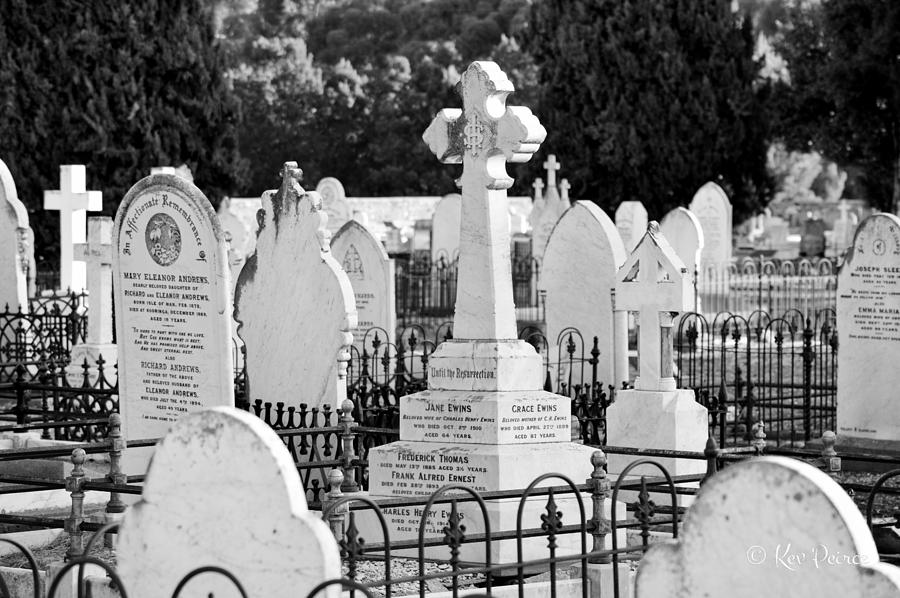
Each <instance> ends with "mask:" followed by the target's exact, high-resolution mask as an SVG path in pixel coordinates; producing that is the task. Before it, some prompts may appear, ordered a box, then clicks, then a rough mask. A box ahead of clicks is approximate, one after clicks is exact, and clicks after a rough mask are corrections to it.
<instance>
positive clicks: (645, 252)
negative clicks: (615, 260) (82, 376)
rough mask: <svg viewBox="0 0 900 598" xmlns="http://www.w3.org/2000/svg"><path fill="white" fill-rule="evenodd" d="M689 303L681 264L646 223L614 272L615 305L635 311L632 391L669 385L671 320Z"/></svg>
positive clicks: (672, 387)
mask: <svg viewBox="0 0 900 598" xmlns="http://www.w3.org/2000/svg"><path fill="white" fill-rule="evenodd" d="M690 305H691V285H690V282H689V279H688V271H687V268H685V266H684V264H683V263H682V261H681V260H680V259H679V258H678V256H677V255H676V254H675V251H674V250H673V249H672V247H671V246H670V245H669V243H668V241H666V239H665V237H663V236H662V234H661V233H660V232H659V225H658V224H657V223H656V222H650V224H649V226H647V232H646V233H645V234H644V237H643V238H642V239H641V240H640V242H639V243H638V245H637V247H635V248H634V251H633V252H632V253H631V255H630V256H629V257H628V259H627V260H626V261H625V264H624V265H623V266H622V267H621V268H620V269H619V273H618V276H617V277H616V309H617V310H622V311H637V312H638V323H639V324H638V325H639V327H640V332H639V337H638V362H639V364H640V365H639V368H638V377H637V379H636V380H635V382H634V388H635V389H636V390H675V378H674V377H673V375H672V334H671V332H672V321H673V319H674V317H675V315H676V314H677V313H678V312H682V311H685V310H686V309H689V307H690Z"/></svg>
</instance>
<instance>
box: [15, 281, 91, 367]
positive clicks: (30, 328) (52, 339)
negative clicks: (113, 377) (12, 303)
mask: <svg viewBox="0 0 900 598" xmlns="http://www.w3.org/2000/svg"><path fill="white" fill-rule="evenodd" d="M86 298H87V295H86V294H84V293H71V294H68V295H53V296H47V297H33V298H31V299H30V300H29V311H28V313H23V312H22V311H21V310H16V311H10V310H9V309H7V310H6V311H3V312H0V362H5V363H9V362H28V361H37V360H39V359H53V360H65V361H68V359H69V353H70V352H71V350H72V347H73V346H74V345H76V344H78V343H79V342H83V341H84V340H85V336H86V334H87V303H86Z"/></svg>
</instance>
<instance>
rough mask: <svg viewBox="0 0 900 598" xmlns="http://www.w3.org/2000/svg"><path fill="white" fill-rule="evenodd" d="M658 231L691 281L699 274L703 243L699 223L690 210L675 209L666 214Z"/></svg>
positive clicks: (701, 228) (703, 239)
mask: <svg viewBox="0 0 900 598" xmlns="http://www.w3.org/2000/svg"><path fill="white" fill-rule="evenodd" d="M659 229H660V232H662V234H663V236H664V237H665V238H666V241H668V243H669V245H670V246H671V247H672V249H673V250H675V255H677V256H678V259H680V260H681V263H682V264H684V267H685V268H687V271H688V277H689V278H691V279H693V276H694V274H695V273H698V272H699V269H700V264H701V261H700V255H701V252H702V251H703V246H704V243H705V238H704V236H703V227H702V226H700V221H699V220H698V219H697V217H696V216H695V215H694V214H693V213H692V212H691V211H690V210H688V209H686V208H675V209H674V210H672V211H671V212H669V213H668V214H666V217H665V218H663V221H662V222H661V223H660V225H659Z"/></svg>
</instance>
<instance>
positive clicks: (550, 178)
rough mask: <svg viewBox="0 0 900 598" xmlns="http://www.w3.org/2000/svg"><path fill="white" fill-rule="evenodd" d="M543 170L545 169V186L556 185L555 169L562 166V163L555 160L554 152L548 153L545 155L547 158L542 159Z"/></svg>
mask: <svg viewBox="0 0 900 598" xmlns="http://www.w3.org/2000/svg"><path fill="white" fill-rule="evenodd" d="M543 166H544V170H546V171H547V186H548V187H555V186H556V171H557V170H559V169H560V168H562V164H560V163H559V162H557V161H556V154H550V155H549V156H547V160H546V161H544V164H543Z"/></svg>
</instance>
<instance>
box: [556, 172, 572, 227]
mask: <svg viewBox="0 0 900 598" xmlns="http://www.w3.org/2000/svg"><path fill="white" fill-rule="evenodd" d="M571 188H572V185H570V184H569V179H563V180H561V181H560V182H559V217H560V218H562V217H563V214H565V213H566V211H567V210H568V209H569V208H571V207H572V200H571V199H569V189H571Z"/></svg>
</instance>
